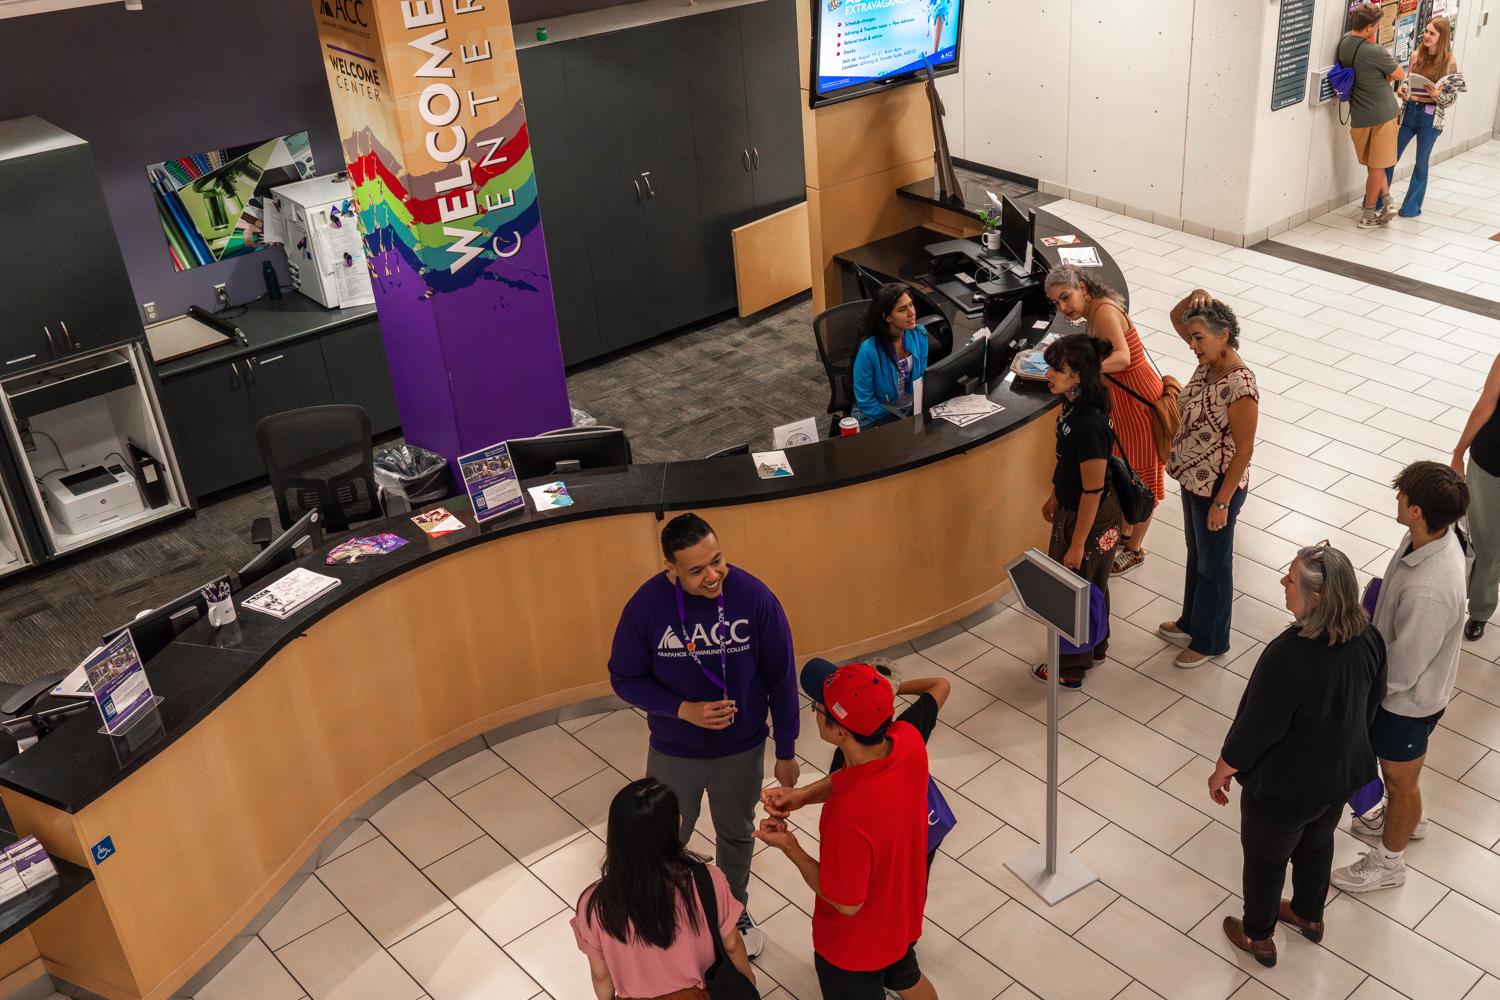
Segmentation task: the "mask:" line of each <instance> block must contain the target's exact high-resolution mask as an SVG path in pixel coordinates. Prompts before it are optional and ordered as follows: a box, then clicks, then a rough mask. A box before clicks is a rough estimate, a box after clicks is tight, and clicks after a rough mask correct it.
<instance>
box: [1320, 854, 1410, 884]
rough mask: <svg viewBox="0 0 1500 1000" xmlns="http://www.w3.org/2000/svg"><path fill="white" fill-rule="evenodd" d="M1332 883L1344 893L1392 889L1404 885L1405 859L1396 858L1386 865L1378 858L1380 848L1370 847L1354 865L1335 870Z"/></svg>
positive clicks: (1383, 860)
mask: <svg viewBox="0 0 1500 1000" xmlns="http://www.w3.org/2000/svg"><path fill="white" fill-rule="evenodd" d="M1332 881H1333V884H1334V885H1335V886H1336V887H1337V888H1340V889H1342V890H1344V891H1345V892H1371V891H1373V890H1375V889H1394V888H1395V887H1396V886H1398V885H1405V884H1406V859H1405V858H1397V859H1396V860H1395V861H1394V862H1391V863H1387V862H1386V860H1385V859H1384V858H1382V857H1381V856H1380V848H1378V847H1372V848H1370V849H1369V850H1368V851H1365V852H1364V853H1363V854H1361V855H1360V856H1359V860H1358V861H1356V862H1354V864H1352V865H1348V866H1347V867H1344V868H1335V869H1334V870H1333V879H1332Z"/></svg>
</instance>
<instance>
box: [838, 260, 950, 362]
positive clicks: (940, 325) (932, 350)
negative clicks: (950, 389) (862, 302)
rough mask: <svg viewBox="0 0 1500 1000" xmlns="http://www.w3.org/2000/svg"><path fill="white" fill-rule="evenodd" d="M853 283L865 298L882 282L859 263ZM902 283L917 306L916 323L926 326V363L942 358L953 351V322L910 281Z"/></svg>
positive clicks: (869, 296) (868, 297)
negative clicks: (909, 290) (909, 291)
mask: <svg viewBox="0 0 1500 1000" xmlns="http://www.w3.org/2000/svg"><path fill="white" fill-rule="evenodd" d="M854 283H855V284H856V285H858V286H859V294H861V295H863V296H864V297H865V298H867V299H873V298H874V297H875V293H876V292H877V291H879V290H880V286H881V285H882V284H884V282H882V281H881V280H880V279H879V278H877V277H875V275H873V274H871V273H870V272H869V271H867V270H865V269H864V268H863V267H860V266H859V264H855V265H854ZM902 284H904V285H906V287H907V288H909V289H911V301H912V305H914V306H916V307H917V325H918V326H925V327H926V328H927V363H928V364H929V365H930V364H933V363H935V362H938V361H941V360H943V359H944V358H946V357H947V356H948V355H950V354H952V353H953V324H952V323H949V322H948V317H947V316H945V315H943V311H942V310H941V309H939V308H938V307H937V303H935V302H933V301H932V299H931V298H929V297H928V295H927V293H926V292H924V291H922V290H921V289H920V288H917V287H915V286H914V285H912V284H911V282H902Z"/></svg>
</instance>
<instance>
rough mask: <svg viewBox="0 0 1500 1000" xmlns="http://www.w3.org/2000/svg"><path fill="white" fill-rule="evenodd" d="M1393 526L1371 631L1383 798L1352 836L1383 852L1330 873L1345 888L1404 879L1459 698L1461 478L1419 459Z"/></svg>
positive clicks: (1399, 480)
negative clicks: (1442, 735)
mask: <svg viewBox="0 0 1500 1000" xmlns="http://www.w3.org/2000/svg"><path fill="white" fill-rule="evenodd" d="M1394 485H1395V487H1396V521H1397V522H1398V523H1399V524H1400V525H1401V526H1402V527H1403V528H1405V529H1406V530H1407V533H1406V537H1405V538H1403V539H1401V544H1400V545H1399V546H1397V548H1396V552H1395V554H1394V555H1392V556H1391V562H1390V565H1389V566H1387V567H1386V571H1385V576H1384V577H1383V578H1382V582H1381V586H1380V595H1379V597H1378V598H1377V599H1376V602H1375V616H1374V621H1375V627H1376V628H1377V629H1379V630H1380V634H1381V636H1382V637H1383V638H1384V639H1385V642H1386V658H1387V663H1388V673H1387V675H1386V696H1385V699H1384V700H1383V701H1382V702H1381V703H1380V708H1379V709H1377V710H1376V713H1375V722H1374V724H1373V725H1372V726H1371V727H1370V743H1371V745H1372V746H1373V747H1374V748H1375V756H1376V757H1378V758H1380V773H1381V776H1382V777H1383V778H1384V780H1385V788H1386V795H1387V802H1386V804H1385V806H1384V808H1383V809H1377V810H1376V811H1375V812H1372V813H1370V814H1369V815H1367V816H1355V817H1354V820H1353V822H1352V823H1351V825H1350V828H1351V830H1352V831H1353V832H1354V833H1363V834H1366V835H1371V836H1379V837H1380V840H1381V842H1380V846H1379V847H1374V848H1371V849H1370V850H1368V851H1366V852H1365V853H1364V854H1363V855H1362V856H1361V857H1360V859H1359V860H1358V861H1356V862H1355V863H1354V864H1352V865H1348V866H1347V867H1344V868H1340V869H1338V870H1337V871H1335V872H1334V873H1333V884H1334V885H1336V886H1338V887H1339V888H1340V889H1343V890H1344V891H1345V892H1369V891H1371V890H1373V889H1389V888H1394V887H1395V886H1398V885H1402V884H1403V883H1405V882H1406V862H1405V860H1403V858H1402V853H1403V852H1404V851H1405V850H1406V844H1407V842H1408V841H1410V840H1413V839H1420V838H1421V837H1423V836H1426V834H1427V819H1426V817H1425V816H1423V815H1422V790H1421V788H1420V787H1419V786H1418V784H1417V778H1418V776H1419V775H1420V774H1421V771H1422V761H1423V760H1424V759H1426V757H1427V737H1428V736H1429V735H1431V733H1432V731H1433V730H1434V729H1435V728H1437V723H1438V719H1440V718H1442V715H1443V710H1444V709H1445V708H1446V707H1447V705H1448V698H1449V697H1450V696H1451V695H1452V694H1453V682H1454V680H1455V678H1457V676H1458V654H1459V645H1460V643H1461V642H1462V641H1463V640H1462V636H1463V626H1464V594H1465V589H1466V588H1465V583H1464V575H1465V563H1464V550H1463V545H1462V543H1461V542H1460V541H1459V538H1458V532H1457V531H1456V530H1455V529H1454V527H1453V525H1454V523H1455V522H1456V521H1458V519H1459V518H1461V517H1463V516H1464V512H1465V511H1467V510H1468V509H1469V487H1468V484H1466V483H1465V482H1464V479H1463V477H1462V476H1460V475H1459V474H1458V473H1456V472H1454V471H1453V470H1452V469H1451V468H1449V467H1448V466H1446V465H1439V464H1438V463H1437V462H1413V463H1412V464H1411V465H1408V466H1407V467H1406V468H1404V469H1402V470H1401V473H1400V475H1398V476H1397V477H1396V481H1395V484H1394Z"/></svg>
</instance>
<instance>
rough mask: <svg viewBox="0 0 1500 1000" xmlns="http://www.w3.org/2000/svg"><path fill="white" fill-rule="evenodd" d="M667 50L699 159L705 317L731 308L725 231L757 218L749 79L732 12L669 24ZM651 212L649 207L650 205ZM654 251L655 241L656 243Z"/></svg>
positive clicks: (730, 253)
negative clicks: (674, 60) (673, 57)
mask: <svg viewBox="0 0 1500 1000" xmlns="http://www.w3.org/2000/svg"><path fill="white" fill-rule="evenodd" d="M664 27H665V28H666V29H667V35H668V38H667V45H668V47H669V49H671V50H672V51H675V52H677V53H679V59H680V60H681V63H682V67H683V69H684V70H685V71H686V76H687V93H688V99H689V102H690V104H691V108H692V116H693V142H694V149H695V151H696V154H697V172H698V201H699V206H700V209H701V213H702V224H703V229H704V237H705V241H706V244H705V246H704V254H705V256H704V260H703V269H704V274H703V276H702V277H701V278H700V279H699V280H700V281H701V282H702V283H703V284H704V286H705V292H706V295H705V301H703V302H702V303H701V305H702V308H703V310H704V315H706V314H708V313H713V312H719V311H721V310H724V309H729V308H732V307H733V306H734V304H735V286H734V244H733V241H732V239H731V237H730V231H731V230H733V229H735V228H737V227H739V226H743V225H744V224H745V223H747V222H749V221H751V220H752V219H753V218H754V217H755V184H754V181H753V180H752V171H753V163H752V161H751V156H750V137H749V124H748V118H747V115H746V111H745V88H746V77H745V67H744V60H743V58H742V57H741V44H740V20H739V14H738V12H737V11H735V10H723V11H717V12H714V13H711V14H698V15H696V16H693V17H683V18H678V19H677V20H675V21H669V22H667V25H665V26H664ZM653 208H654V205H653ZM653 249H654V244H653Z"/></svg>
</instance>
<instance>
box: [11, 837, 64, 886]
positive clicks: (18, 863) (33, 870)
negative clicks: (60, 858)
mask: <svg viewBox="0 0 1500 1000" xmlns="http://www.w3.org/2000/svg"><path fill="white" fill-rule="evenodd" d="M5 856H6V857H7V858H9V859H10V863H11V864H12V865H14V866H15V869H16V874H17V875H19V876H20V877H21V882H22V883H23V884H24V885H25V886H26V888H28V889H30V888H31V887H32V886H34V885H36V884H37V883H39V882H45V881H47V880H48V879H49V878H56V877H57V866H56V865H54V864H53V863H52V859H51V858H50V857H49V856H48V855H47V849H46V848H45V847H43V846H42V845H41V844H40V843H39V842H38V841H37V839H36V838H35V837H22V838H21V839H20V840H18V841H16V842H15V843H14V844H11V845H10V846H9V847H7V848H6V849H5Z"/></svg>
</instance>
